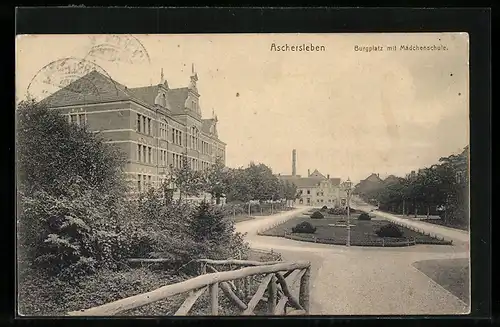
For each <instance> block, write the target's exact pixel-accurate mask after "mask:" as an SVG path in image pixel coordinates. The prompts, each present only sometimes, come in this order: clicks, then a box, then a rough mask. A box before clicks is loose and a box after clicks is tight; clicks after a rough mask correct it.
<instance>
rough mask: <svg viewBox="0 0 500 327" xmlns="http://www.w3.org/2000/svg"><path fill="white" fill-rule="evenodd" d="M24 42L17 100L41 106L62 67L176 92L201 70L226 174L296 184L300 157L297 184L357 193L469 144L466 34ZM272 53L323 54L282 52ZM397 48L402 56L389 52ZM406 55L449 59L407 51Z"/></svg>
mask: <svg viewBox="0 0 500 327" xmlns="http://www.w3.org/2000/svg"><path fill="white" fill-rule="evenodd" d="M103 40H106V42H114V44H117V45H118V46H119V47H120V49H123V53H121V52H119V53H118V55H117V56H115V57H114V59H115V60H111V59H110V58H111V57H109V56H108V57H106V56H104V57H99V58H96V57H92V56H90V57H89V50H90V49H91V48H92V46H93V45H96V44H99V42H104V41H103ZM113 40H114V41H113ZM123 40H128V42H125V41H123ZM16 41H17V42H16V48H17V49H16V53H17V55H16V96H17V97H18V99H22V98H23V97H24V96H25V95H26V92H27V89H28V88H29V89H30V94H32V95H34V96H37V95H38V96H40V97H41V95H40V94H41V89H38V88H37V87H36V86H35V84H36V83H31V85H30V82H31V81H33V80H37V76H39V75H40V74H41V73H40V71H41V70H42V71H43V69H42V68H43V67H45V66H47V64H49V63H50V62H53V61H56V60H59V59H62V58H69V57H71V58H77V59H78V58H86V59H88V60H93V61H94V62H95V63H96V64H98V65H99V67H100V68H102V69H103V70H104V71H105V72H106V73H108V74H109V76H111V77H112V78H113V79H114V80H116V81H117V82H119V83H121V84H124V85H126V86H128V87H138V86H147V85H151V84H157V83H159V82H160V78H161V71H162V69H163V74H164V78H165V79H166V80H167V81H168V84H169V86H170V87H171V88H176V87H185V86H187V85H188V83H189V76H190V75H191V70H192V65H193V64H194V67H195V70H196V73H197V75H198V79H199V80H198V91H199V93H200V94H201V97H200V106H201V110H202V113H203V116H204V117H205V118H210V117H211V116H212V110H213V111H214V112H215V113H216V114H217V117H218V120H219V122H218V132H219V138H220V139H221V140H222V141H224V142H225V143H227V148H226V153H227V154H226V157H227V158H226V164H227V165H228V166H229V167H240V166H246V165H248V163H249V162H251V161H253V162H256V163H258V162H261V163H264V164H266V165H268V166H270V167H271V168H272V169H273V172H275V173H281V174H291V170H292V164H291V157H292V150H293V149H296V150H297V174H300V175H303V176H304V175H307V170H308V169H310V170H311V172H312V171H313V170H314V169H318V170H319V171H320V172H321V173H323V174H324V175H327V174H329V175H330V177H340V178H342V179H347V177H350V179H351V180H352V181H354V182H357V181H359V180H360V179H364V178H366V177H367V176H368V175H370V174H371V173H373V172H374V173H379V174H380V176H381V177H384V176H387V175H389V174H394V175H398V176H404V174H406V173H408V172H410V171H411V170H416V169H419V168H423V167H426V166H430V165H432V164H434V163H436V162H437V161H438V159H439V158H440V157H442V156H448V155H450V154H453V153H459V152H461V150H462V149H463V147H464V146H465V145H467V144H468V142H469V141H468V140H469V132H468V130H469V119H468V117H469V89H468V83H469V75H468V60H469V57H468V56H469V54H468V53H469V39H468V35H467V34H466V33H435V34H432V33H427V34H426V33H411V34H410V33H409V34H392V33H391V34H389V33H387V34H217V35H216V34H203V35H201V34H198V35H134V36H118V37H116V38H114V39H112V40H111V41H110V38H105V37H104V36H95V35H94V36H90V35H35V36H29V35H25V36H19V37H18V38H17V40H16ZM273 43H274V44H275V45H279V46H281V45H285V44H288V45H289V46H292V45H302V44H306V45H307V44H313V45H315V46H316V45H318V46H324V49H325V51H314V52H310V51H302V52H299V51H284V52H283V51H280V52H278V51H272V44H273ZM394 45H395V46H396V48H397V51H387V50H386V46H394ZM401 45H417V46H425V45H441V46H446V48H447V50H439V51H438V50H434V51H430V50H427V51H426V50H423V51H402V50H400V46H401ZM356 46H357V47H358V48H359V47H362V46H367V47H368V46H381V47H383V48H384V50H383V51H371V52H367V51H356ZM90 58H92V59H90Z"/></svg>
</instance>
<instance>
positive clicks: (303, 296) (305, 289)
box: [299, 266, 311, 314]
mask: <svg viewBox="0 0 500 327" xmlns="http://www.w3.org/2000/svg"><path fill="white" fill-rule="evenodd" d="M310 278H311V266H309V267H308V268H306V272H305V273H304V275H302V277H301V278H300V291H299V302H300V305H301V306H302V307H303V308H304V310H305V311H306V314H308V313H309V279H310Z"/></svg>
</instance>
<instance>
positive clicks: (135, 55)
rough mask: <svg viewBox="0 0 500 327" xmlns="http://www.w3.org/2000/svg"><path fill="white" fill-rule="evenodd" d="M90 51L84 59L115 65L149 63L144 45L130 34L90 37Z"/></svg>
mask: <svg viewBox="0 0 500 327" xmlns="http://www.w3.org/2000/svg"><path fill="white" fill-rule="evenodd" d="M90 42H91V45H90V50H89V51H88V53H87V55H86V56H85V59H87V60H95V59H100V60H104V61H110V62H115V63H118V62H120V63H127V64H142V63H148V64H150V63H151V59H150V58H149V54H148V52H147V50H146V48H145V47H144V45H143V44H142V43H141V41H139V40H138V39H137V38H136V37H135V36H133V35H130V34H107V35H92V36H90Z"/></svg>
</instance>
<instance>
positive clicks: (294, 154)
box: [292, 149, 297, 176]
mask: <svg viewBox="0 0 500 327" xmlns="http://www.w3.org/2000/svg"><path fill="white" fill-rule="evenodd" d="M295 175H297V150H295V149H293V151H292V176H295Z"/></svg>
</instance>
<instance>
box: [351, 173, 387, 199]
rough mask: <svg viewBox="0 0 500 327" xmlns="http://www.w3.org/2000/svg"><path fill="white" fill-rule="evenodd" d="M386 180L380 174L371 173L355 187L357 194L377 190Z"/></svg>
mask: <svg viewBox="0 0 500 327" xmlns="http://www.w3.org/2000/svg"><path fill="white" fill-rule="evenodd" d="M383 183H384V181H383V180H382V179H381V178H380V175H379V174H375V173H373V174H371V175H370V176H368V177H367V178H365V179H363V180H361V181H360V182H359V184H357V185H356V187H355V192H356V193H357V194H364V193H368V192H371V191H373V190H376V189H377V188H379V187H380V186H382V185H383Z"/></svg>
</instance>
